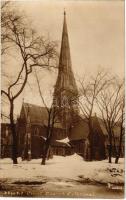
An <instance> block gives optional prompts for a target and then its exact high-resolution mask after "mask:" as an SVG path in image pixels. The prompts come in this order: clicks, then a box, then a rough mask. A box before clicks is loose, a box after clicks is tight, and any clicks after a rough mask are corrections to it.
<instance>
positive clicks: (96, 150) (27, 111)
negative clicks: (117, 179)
mask: <svg viewBox="0 0 126 200" xmlns="http://www.w3.org/2000/svg"><path fill="white" fill-rule="evenodd" d="M78 98H79V97H78V89H77V85H76V81H75V77H74V74H73V71H72V63H71V55H70V45H69V38H68V30H67V22H66V13H65V12H64V21H63V31H62V41H61V49H60V57H59V67H58V76H57V80H56V84H55V88H54V94H53V104H52V107H53V109H54V110H55V113H56V116H55V120H54V124H53V132H52V137H51V143H50V150H49V155H48V157H52V156H53V155H60V156H67V155H72V154H74V153H77V154H79V155H80V156H82V157H83V158H84V159H85V160H88V159H89V149H90V148H89V141H88V135H89V127H88V124H87V122H86V120H85V119H84V117H82V116H81V115H80V113H79V99H78ZM48 125H49V114H48V112H47V109H46V108H45V107H40V106H37V105H33V104H29V103H26V102H23V104H22V108H21V112H20V117H19V118H18V120H17V123H16V128H17V135H18V156H21V157H22V158H23V159H31V158H41V157H42V156H43V149H44V145H45V141H46V139H47V129H48ZM92 126H93V134H92V137H93V159H94V160H102V159H105V158H106V157H107V154H108V144H109V141H108V135H107V132H106V131H105V128H104V124H103V121H102V120H101V119H99V118H98V117H97V116H94V117H92ZM7 130H9V125H8V126H7V127H6V126H2V131H1V132H2V134H3V135H2V153H3V156H4V157H8V156H10V154H11V153H10V152H11V151H10V147H11V145H12V144H11V143H12V142H11V140H10V139H9V140H8V141H9V142H8V143H7V144H6V142H7V139H6V138H7V137H9V135H8V131H7ZM116 132H118V130H116ZM6 134H7V135H8V136H6ZM116 136H117V141H118V139H119V137H118V134H116ZM4 139H5V140H4ZM4 142H5V144H4ZM6 148H7V149H6ZM122 148H123V149H122V156H123V155H124V144H123V147H122Z"/></svg>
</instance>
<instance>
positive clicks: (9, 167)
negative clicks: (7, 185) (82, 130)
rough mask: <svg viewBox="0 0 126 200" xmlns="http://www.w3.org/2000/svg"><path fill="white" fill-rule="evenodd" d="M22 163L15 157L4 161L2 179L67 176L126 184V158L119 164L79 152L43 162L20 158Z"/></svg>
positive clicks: (36, 178) (88, 180)
mask: <svg viewBox="0 0 126 200" xmlns="http://www.w3.org/2000/svg"><path fill="white" fill-rule="evenodd" d="M18 163H19V164H18V165H13V164H12V160H11V159H1V160H0V180H6V179H9V180H13V181H17V180H27V179H28V180H29V179H30V180H32V181H33V180H41V178H42V177H48V178H55V177H56V178H61V179H62V178H66V179H72V180H78V181H80V182H98V183H115V184H123V183H124V159H123V158H121V159H120V160H119V164H114V160H113V163H112V164H109V163H108V160H103V161H93V162H87V161H84V160H83V158H82V157H80V156H79V155H77V154H74V155H72V156H67V157H61V156H54V157H53V159H50V160H48V161H47V162H46V165H41V159H36V160H35V159H33V160H31V161H22V160H21V158H18Z"/></svg>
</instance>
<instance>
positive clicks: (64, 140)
mask: <svg viewBox="0 0 126 200" xmlns="http://www.w3.org/2000/svg"><path fill="white" fill-rule="evenodd" d="M56 141H57V142H64V143H68V142H69V141H70V140H69V138H68V137H66V138H65V139H62V140H56Z"/></svg>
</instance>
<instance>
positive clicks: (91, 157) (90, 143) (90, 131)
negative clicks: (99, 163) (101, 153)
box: [88, 120, 93, 161]
mask: <svg viewBox="0 0 126 200" xmlns="http://www.w3.org/2000/svg"><path fill="white" fill-rule="evenodd" d="M88 126H89V149H90V150H89V160H90V161H92V160H93V135H92V134H93V129H92V122H91V121H90V120H89V123H88Z"/></svg>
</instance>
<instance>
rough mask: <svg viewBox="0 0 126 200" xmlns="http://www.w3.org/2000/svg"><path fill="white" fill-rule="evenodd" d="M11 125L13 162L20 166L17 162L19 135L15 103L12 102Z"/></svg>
mask: <svg viewBox="0 0 126 200" xmlns="http://www.w3.org/2000/svg"><path fill="white" fill-rule="evenodd" d="M10 125H11V131H12V139H13V141H12V160H13V164H18V162H17V135H16V127H15V124H14V104H13V101H12V100H11V101H10Z"/></svg>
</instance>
